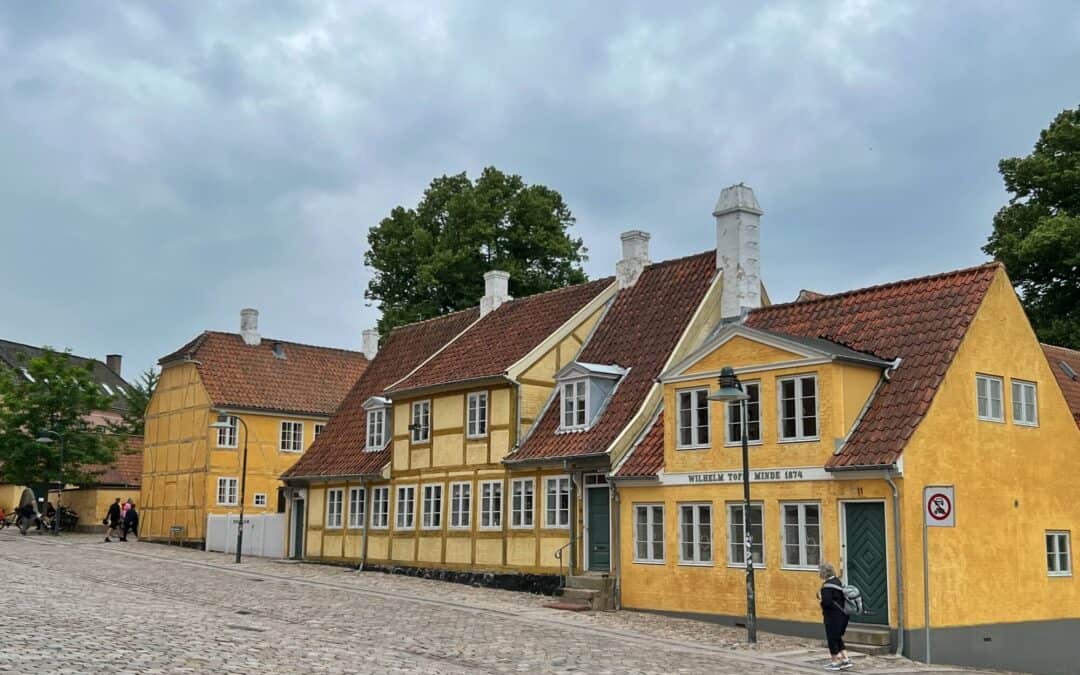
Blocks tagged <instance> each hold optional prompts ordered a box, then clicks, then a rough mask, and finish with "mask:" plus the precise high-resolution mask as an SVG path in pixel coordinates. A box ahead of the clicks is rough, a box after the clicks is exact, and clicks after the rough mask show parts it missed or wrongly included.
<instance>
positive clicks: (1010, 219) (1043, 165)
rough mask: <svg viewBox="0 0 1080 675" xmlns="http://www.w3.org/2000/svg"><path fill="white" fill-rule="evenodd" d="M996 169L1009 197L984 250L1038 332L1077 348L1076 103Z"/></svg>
mask: <svg viewBox="0 0 1080 675" xmlns="http://www.w3.org/2000/svg"><path fill="white" fill-rule="evenodd" d="M998 169H999V171H1000V172H1001V176H1002V178H1003V179H1004V181H1005V188H1006V189H1007V190H1008V191H1009V192H1010V193H1012V197H1011V198H1010V199H1009V204H1008V205H1007V206H1005V207H1003V208H1002V209H1001V210H1000V211H998V213H997V215H996V216H994V231H993V233H992V234H991V235H990V239H989V241H988V242H987V244H986V246H984V247H983V251H985V252H986V253H988V254H990V255H992V256H994V258H995V259H996V260H999V261H1001V262H1002V263H1004V264H1005V269H1006V270H1008V272H1009V277H1010V278H1011V279H1012V281H1013V284H1015V285H1016V287H1017V288H1018V289H1019V291H1020V294H1021V296H1022V298H1023V303H1024V308H1025V309H1026V310H1027V313H1028V316H1029V317H1030V319H1031V323H1032V325H1033V326H1034V327H1035V331H1036V333H1038V335H1039V339H1040V340H1042V341H1043V342H1049V343H1053V344H1058V345H1062V346H1066V347H1072V348H1073V349H1080V108H1076V109H1072V110H1065V111H1063V112H1062V113H1061V114H1060V115H1058V116H1057V118H1056V119H1054V121H1053V122H1052V123H1051V124H1050V126H1049V127H1048V128H1047V129H1045V130H1043V132H1042V133H1041V134H1040V135H1039V140H1038V142H1036V143H1035V149H1034V151H1033V152H1032V153H1031V154H1030V155H1028V156H1026V157H1010V158H1008V159H1003V160H1001V162H1000V163H999V165H998Z"/></svg>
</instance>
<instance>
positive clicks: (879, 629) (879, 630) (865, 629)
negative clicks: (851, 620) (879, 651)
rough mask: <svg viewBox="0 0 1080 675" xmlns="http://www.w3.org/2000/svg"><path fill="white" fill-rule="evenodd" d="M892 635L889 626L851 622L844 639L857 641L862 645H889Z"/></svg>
mask: <svg viewBox="0 0 1080 675" xmlns="http://www.w3.org/2000/svg"><path fill="white" fill-rule="evenodd" d="M891 638H892V636H891V634H890V632H889V629H888V628H885V627H883V626H868V625H866V624H849V625H848V627H847V632H846V633H845V635H844V641H845V642H847V641H848V640H850V641H851V642H857V643H859V644H862V645H875V646H878V647H888V646H889V645H890V644H891V642H892V639H891Z"/></svg>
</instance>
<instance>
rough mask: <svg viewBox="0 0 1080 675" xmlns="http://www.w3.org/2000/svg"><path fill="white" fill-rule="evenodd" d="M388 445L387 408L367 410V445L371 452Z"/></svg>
mask: <svg viewBox="0 0 1080 675" xmlns="http://www.w3.org/2000/svg"><path fill="white" fill-rule="evenodd" d="M385 445H386V408H375V409H374V410H369V411H367V445H366V446H365V447H364V449H365V450H367V451H369V452H375V451H377V450H382V449H383V446H385Z"/></svg>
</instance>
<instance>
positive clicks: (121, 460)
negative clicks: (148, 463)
mask: <svg viewBox="0 0 1080 675" xmlns="http://www.w3.org/2000/svg"><path fill="white" fill-rule="evenodd" d="M142 447H143V439H142V436H131V437H130V438H128V439H127V448H125V449H124V450H121V451H120V452H119V453H117V455H116V461H114V462H113V463H112V464H108V465H105V464H88V465H87V466H85V467H83V469H82V471H83V473H86V474H89V475H92V476H94V481H93V485H123V486H127V487H132V488H137V487H139V485H141V484H142V471H143V453H142Z"/></svg>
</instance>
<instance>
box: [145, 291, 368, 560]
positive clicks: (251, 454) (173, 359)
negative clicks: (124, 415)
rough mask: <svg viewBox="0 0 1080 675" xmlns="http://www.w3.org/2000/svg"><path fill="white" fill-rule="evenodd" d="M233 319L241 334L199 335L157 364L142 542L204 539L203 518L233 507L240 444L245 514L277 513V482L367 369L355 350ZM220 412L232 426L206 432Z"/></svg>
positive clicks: (248, 318)
mask: <svg viewBox="0 0 1080 675" xmlns="http://www.w3.org/2000/svg"><path fill="white" fill-rule="evenodd" d="M241 317H242V318H241V332H240V334H235V333H221V332H214V331H207V332H204V333H202V334H201V335H199V336H198V337H197V338H195V339H194V340H192V341H191V342H189V343H188V344H186V345H184V346H183V347H181V348H180V349H179V350H177V351H176V352H174V353H172V354H170V355H168V356H166V357H164V358H162V359H161V360H160V361H159V363H160V365H161V379H160V380H159V382H158V385H157V388H156V389H155V391H154V395H153V397H152V398H151V400H150V404H149V406H148V408H147V414H146V434H145V439H144V443H145V445H144V452H143V478H142V502H143V503H142V509H141V530H142V532H141V533H140V534H141V535H142V536H143V537H144V538H147V539H157V540H161V539H168V538H170V536H178V537H179V538H181V539H183V540H184V541H185V542H189V543H193V544H202V543H204V541H205V537H206V528H207V517H208V516H210V515H221V514H229V513H236V512H238V511H239V509H240V503H239V501H240V492H241V478H242V475H241V467H242V460H243V453H244V448H245V446H246V448H247V458H248V459H247V473H246V484H245V485H244V490H243V492H244V501H245V504H244V510H245V514H252V515H260V514H272V513H277V512H280V511H283V510H284V504H285V500H284V495H282V494H281V493H280V488H281V487H282V485H281V482H280V481H279V479H278V477H279V476H280V475H281V474H282V473H283V472H284V471H285V470H287V469H288V468H289V467H291V466H292V465H293V464H294V463H295V462H296V461H297V459H299V458H300V457H301V456H302V455H303V453H304V451H305V450H306V449H307V448H308V447H309V446H310V445H311V443H312V442H313V440H314V439H315V438H316V437H317V436H318V435H319V434H320V432H321V431H322V429H323V427H324V426H325V425H326V423H327V421H328V419H329V417H330V414H331V413H332V412H333V411H334V410H335V409H336V408H337V406H338V405H339V404H340V403H341V401H342V399H344V397H345V394H346V393H347V392H348V391H349V389H350V388H352V386H353V384H354V383H355V382H356V381H357V379H358V378H359V377H360V375H361V374H362V373H363V372H364V369H365V368H366V366H367V358H366V357H365V356H364V355H363V354H361V353H359V352H352V351H346V350H341V349H330V348H326V347H313V346H310V345H302V344H296V343H292V342H282V341H277V340H270V339H266V338H262V337H261V336H260V335H259V333H258V323H257V321H258V313H257V312H256V311H255V310H244V311H243V312H241ZM365 338H369V336H365ZM368 348H370V346H368ZM220 414H224V415H225V416H226V418H227V419H228V421H229V422H230V423H231V425H232V426H231V428H229V429H211V428H210V426H209V425H210V424H211V423H213V422H216V421H217V420H218V417H219V415H220ZM245 432H246V435H245ZM173 528H182V529H181V530H179V531H177V532H174V530H173Z"/></svg>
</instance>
